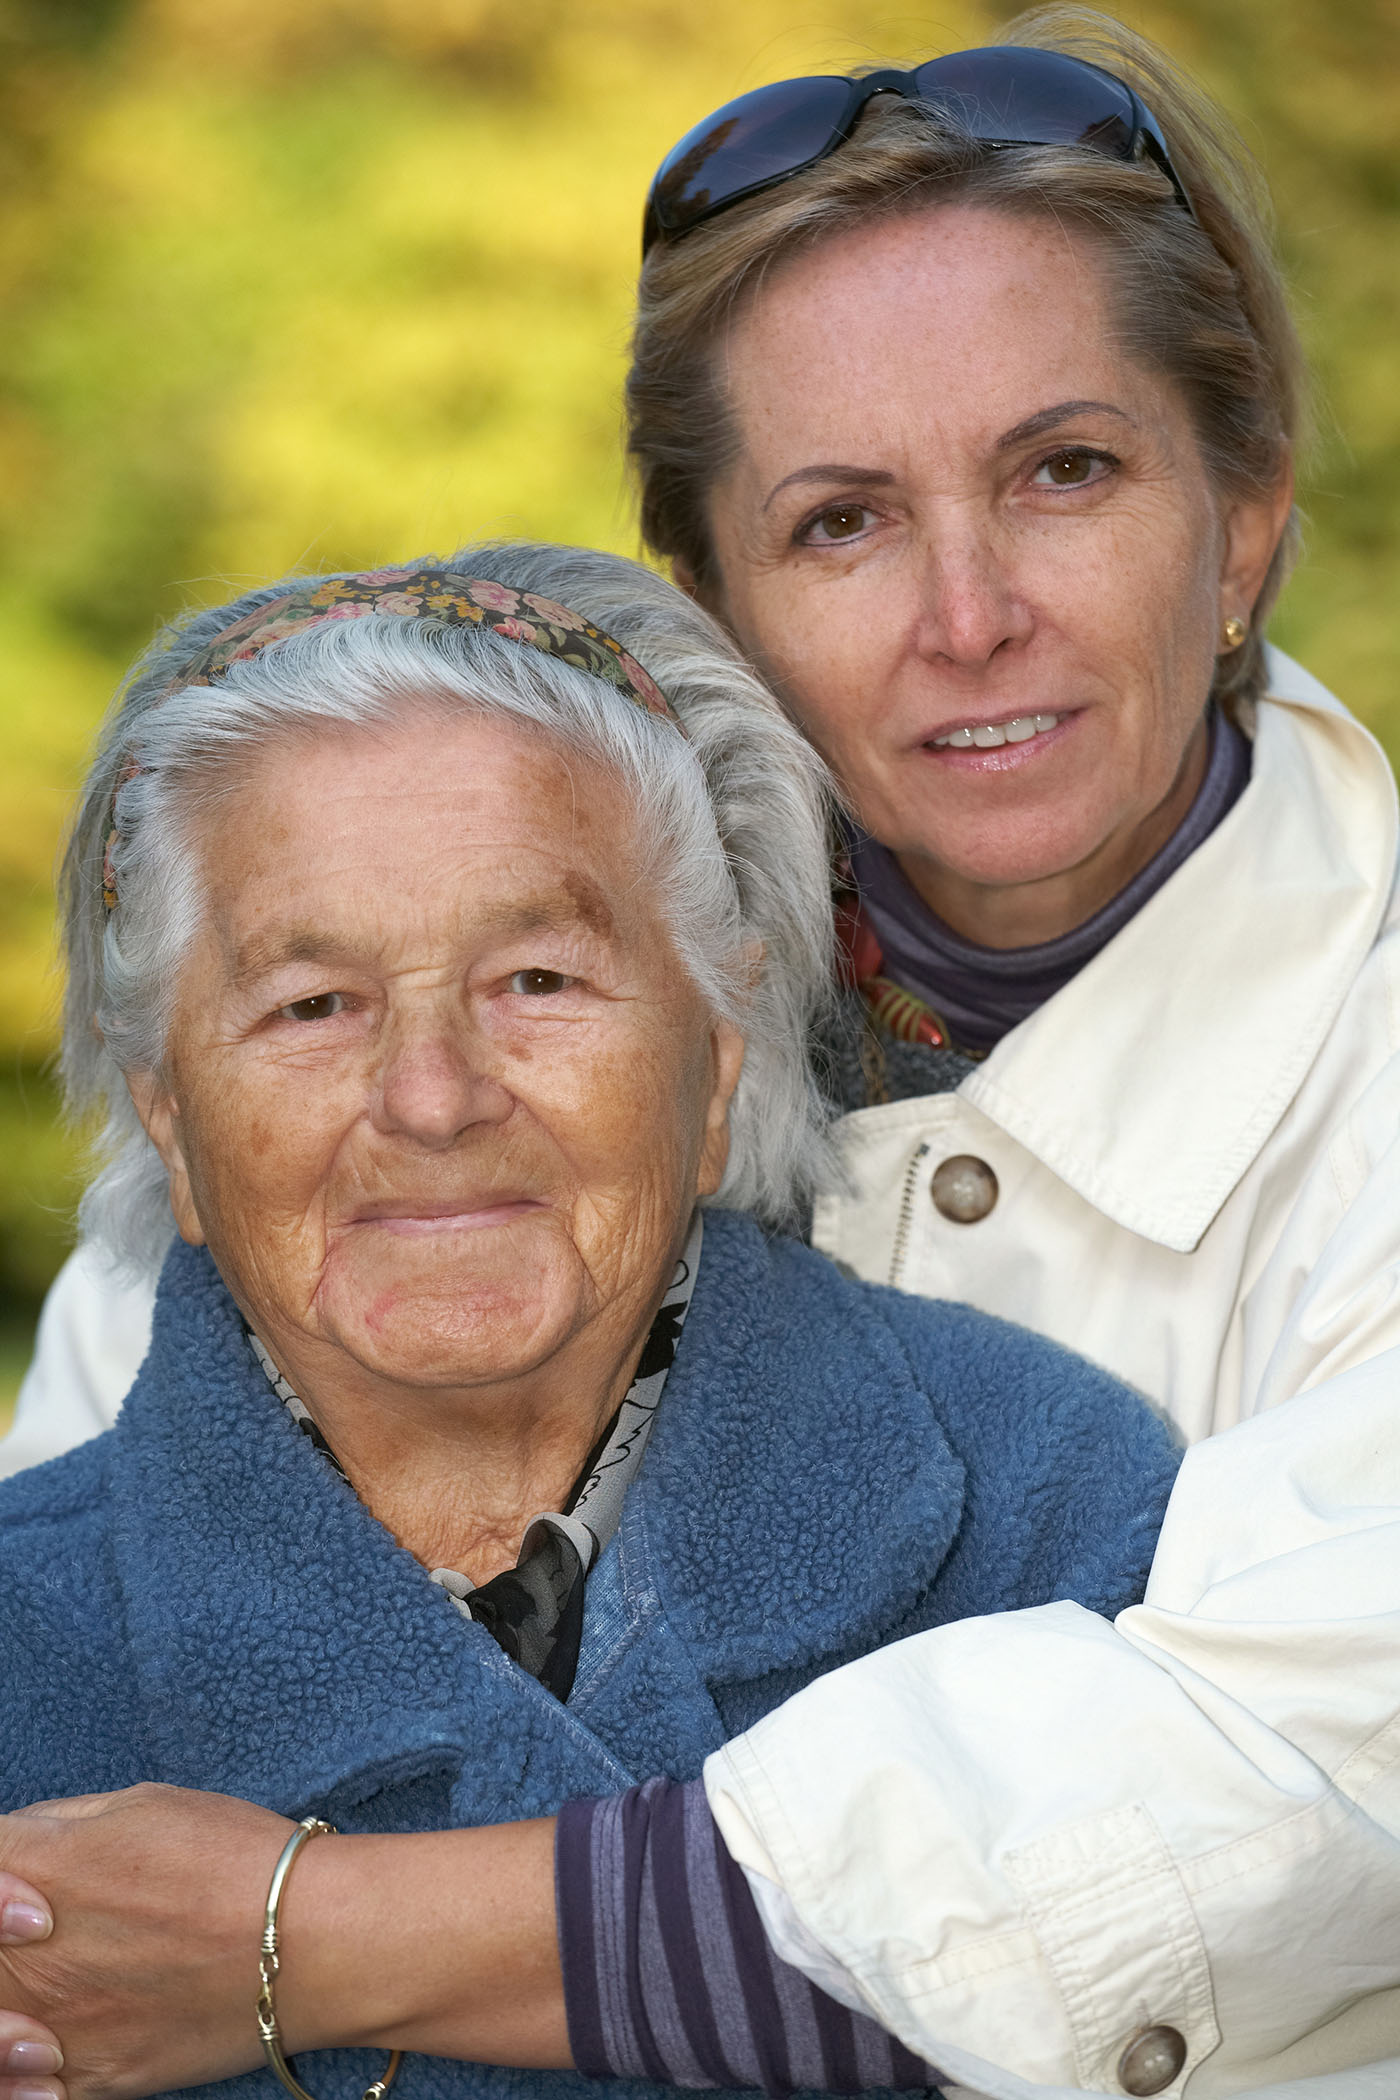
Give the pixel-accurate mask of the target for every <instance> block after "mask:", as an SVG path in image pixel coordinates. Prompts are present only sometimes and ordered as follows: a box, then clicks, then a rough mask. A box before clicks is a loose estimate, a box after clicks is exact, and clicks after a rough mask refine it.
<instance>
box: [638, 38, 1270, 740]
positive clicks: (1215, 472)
mask: <svg viewBox="0 0 1400 2100" xmlns="http://www.w3.org/2000/svg"><path fill="white" fill-rule="evenodd" d="M992 41H993V42H996V43H1002V44H1022V45H1028V46H1034V47H1036V48H1038V49H1041V50H1046V51H1059V52H1063V53H1064V54H1065V55H1066V56H1068V57H1072V58H1080V59H1087V60H1088V61H1089V62H1090V63H1091V64H1093V65H1097V66H1100V67H1102V68H1103V69H1104V70H1105V71H1106V72H1109V73H1113V74H1115V75H1116V76H1117V77H1118V78H1119V79H1120V80H1123V81H1126V82H1127V84H1128V85H1129V86H1130V87H1132V88H1133V89H1135V90H1136V92H1137V93H1138V95H1139V96H1140V97H1141V99H1142V100H1143V102H1145V103H1146V105H1147V107H1148V108H1149V109H1150V110H1151V111H1152V113H1153V115H1154V116H1155V117H1156V119H1157V121H1158V124H1159V125H1160V127H1161V129H1162V132H1163V135H1164V136H1165V138H1166V141H1167V144H1168V146H1169V148H1170V150H1171V155H1172V159H1173V161H1174V163H1175V165H1176V168H1177V172H1178V174H1179V176H1180V178H1181V181H1182V183H1183V186H1184V187H1185V189H1186V191H1187V194H1188V195H1189V197H1190V199H1191V203H1192V207H1193V209H1194V212H1195V218H1194V219H1192V218H1189V217H1188V216H1187V214H1186V213H1185V212H1184V211H1183V210H1182V209H1181V207H1180V204H1179V203H1178V202H1177V200H1176V197H1175V196H1174V194H1173V191H1172V189H1171V187H1170V184H1169V183H1168V181H1167V178H1166V177H1165V175H1164V174H1163V173H1162V172H1161V171H1160V169H1158V168H1157V167H1156V166H1155V165H1154V164H1153V163H1152V162H1151V161H1141V162H1133V163H1129V162H1124V161H1120V160H1116V159H1112V158H1109V157H1108V156H1106V155H1102V154H1099V153H1093V152H1087V151H1085V150H1084V149H1083V148H1082V147H1054V146H1015V147H1005V146H988V145H986V144H984V143H982V142H981V141H979V140H976V139H973V138H970V137H969V136H967V135H966V134H965V133H963V132H960V131H958V130H957V129H956V128H954V127H953V125H952V124H951V123H950V122H949V120H948V119H947V118H946V117H944V116H943V115H942V114H941V113H939V114H935V113H934V112H933V111H931V110H929V109H927V108H925V107H923V106H922V105H920V104H917V103H911V102H906V101H903V100H901V99H899V98H897V97H895V96H892V95H883V96H879V97H876V98H873V99H872V100H871V101H870V102H869V103H867V105H866V109H865V113H864V117H863V120H862V122H861V124H860V126H859V128H858V130H857V132H856V134H855V136H854V137H853V138H851V139H850V140H848V141H847V142H846V143H845V144H844V145H843V146H841V147H840V148H839V149H838V150H837V151H836V152H835V153H832V154H830V155H829V156H828V157H827V158H826V159H825V160H822V161H819V162H817V164H816V165H815V166H814V167H810V168H807V169H804V170H803V171H802V172H801V173H800V174H797V175H794V176H792V177H791V178H790V179H789V180H788V181H786V182H783V183H780V184H778V185H777V186H776V187H775V188H773V189H771V190H767V191H764V192H762V193H761V194H760V195H758V196H755V197H750V198H746V199H745V200H744V201H743V202H741V203H739V204H736V205H734V206H733V207H732V208H731V209H729V210H727V211H724V212H721V213H719V214H717V215H716V217H714V218H713V219H709V220H706V221H704V222H703V223H702V224H701V225H699V226H697V227H695V228H694V229H693V230H692V231H691V232H690V233H688V234H686V235H685V236H684V237H683V238H680V239H676V240H669V241H668V240H665V239H663V240H661V241H658V242H657V243H656V245H655V246H654V247H653V248H652V250H651V253H650V255H649V256H648V258H647V261H646V264H645V266H644V268H643V271H642V277H641V284H640V288H639V294H638V304H637V319H636V329H635V334H634V339H633V361H632V368H631V372H630V374H629V377H628V382H627V418H628V450H629V453H630V455H631V458H632V460H633V461H634V463H635V467H636V471H637V474H638V478H639V481H640V486H641V517H642V532H643V535H644V537H645V539H646V541H647V544H648V545H649V546H650V547H651V548H652V550H653V551H654V552H655V553H657V554H658V555H661V556H663V557H665V558H667V559H669V560H671V561H672V562H674V563H676V564H678V565H679V566H681V567H683V568H684V569H685V570H686V571H688V572H689V574H690V575H691V576H692V577H693V578H694V579H695V582H696V584H697V585H698V587H699V588H700V590H701V591H702V593H704V592H705V591H706V587H707V585H710V584H712V583H713V582H714V581H715V580H716V579H715V576H714V556H713V550H712V547H711V543H710V535H709V528H708V516H707V506H708V497H709V492H710V490H711V489H712V488H713V486H714V484H715V482H716V481H717V480H718V479H720V478H721V477H722V476H723V475H724V473H725V472H726V471H727V469H728V467H729V466H730V465H731V464H732V462H733V460H734V458H735V456H736V452H737V447H738V433H737V431H736V429H735V428H734V424H733V419H732V417H731V416H730V413H729V408H728V403H727V401H726V399H725V395H724V390H723V386H722V383H721V380H720V376H719V373H720V359H719V357H718V356H717V354H716V352H717V349H718V346H719V343H720V341H721V339H722V337H723V335H724V334H725V331H726V330H727V329H729V328H730V327H731V326H732V325H733V323H734V321H735V320H736V319H737V318H738V317H739V315H740V314H741V313H742V311H743V309H744V307H745V305H746V304H747V302H748V301H750V300H752V299H753V298H754V296H755V295H756V294H757V293H758V291H759V290H760V289H761V287H762V285H763V284H764V282H765V280H766V279H767V278H768V277H769V276H771V274H772V272H773V271H774V270H775V269H776V268H778V267H779V266H780V265H782V264H783V263H785V262H787V261H789V260H790V259H792V258H793V257H795V256H797V255H799V254H801V253H804V252H807V251H810V250H811V249H812V248H814V247H816V246H817V245H818V244H819V243H821V242H822V241H824V240H828V239H831V238H833V237H834V236H836V235H838V234H844V233H847V232H849V231H851V229H852V228H855V227H859V226H862V225H869V224H873V223H875V222H877V221H880V220H885V219H889V218H893V217H904V216H908V215H910V214H912V213H915V212H919V211H923V210H926V209H928V208H929V207H930V206H933V205H937V204H941V203H944V202H958V203H975V204H977V205H979V206H982V207H985V208H990V209H992V210H996V211H1003V212H1006V213H1008V214H1014V215H1016V216H1018V217H1026V216H1036V215H1042V216H1044V217H1046V218H1051V219H1054V220H1055V221H1056V222H1057V223H1058V224H1060V225H1062V226H1069V227H1071V228H1073V229H1074V230H1076V231H1078V232H1080V233H1081V234H1083V235H1084V236H1085V237H1086V238H1087V239H1088V240H1090V241H1091V242H1092V243H1093V244H1094V245H1095V247H1096V249H1097V250H1098V252H1099V254H1100V256H1101V257H1102V258H1103V260H1104V262H1105V264H1106V267H1107V272H1108V278H1109V282H1110V285H1111V287H1112V294H1111V296H1112V297H1113V301H1114V317H1113V318H1114V323H1115V326H1116V329H1117V333H1118V336H1119V340H1120V341H1121V343H1122V345H1123V348H1124V350H1125V351H1126V353H1127V354H1128V355H1129V356H1131V357H1132V358H1134V360H1135V361H1137V362H1139V363H1142V364H1145V365H1148V366H1150V367H1151V368H1153V369H1155V370H1157V371H1159V372H1161V373H1162V374H1163V375H1164V376H1165V377H1166V378H1168V379H1169V380H1171V381H1173V382H1174V383H1175V384H1176V385H1177V386H1178V387H1179V388H1180V390H1181V393H1182V395H1183V396H1184V398H1185V401H1186V404H1187V407H1188V410H1189V412H1190V415H1191V418H1192V422H1193V425H1194V427H1195V431H1196V436H1197V441H1198V442H1199V444H1200V447H1201V452H1202V456H1203V458H1204V461H1205V464H1206V468H1207V471H1208V472H1209V474H1210V477H1211V480H1212V483H1213V485H1214V486H1215V488H1216V489H1217V490H1218V491H1219V492H1220V494H1221V495H1222V496H1223V497H1224V498H1226V499H1227V500H1231V499H1233V500H1240V499H1242V498H1247V497H1251V496H1263V495H1266V494H1268V493H1269V492H1271V491H1272V490H1273V489H1275V488H1276V487H1277V486H1278V482H1279V478H1280V476H1281V474H1282V473H1283V472H1284V470H1285V468H1286V465H1287V461H1288V457H1289V454H1290V451H1291V448H1292V447H1293V445H1294V444H1295V442H1296V440H1297V439H1298V437H1299V435H1300V427H1301V424H1302V421H1303V415H1304V367H1303V359H1302V353H1301V350H1300V347H1299V343H1298V338H1297V334H1296V331H1295V329H1294V325H1293V320H1292V316H1291V314H1290V312H1289V307H1288V300H1287V296H1286V293H1285V290H1284V285H1283V280H1282V276H1281V273H1280V270H1279V265H1278V262H1277V259H1276V256H1275V253H1274V242H1273V220H1272V212H1271V207H1270V204H1269V199H1268V193H1267V190H1266V188H1265V185H1264V180H1263V176H1262V174H1261V172H1260V170H1259V168H1258V166H1257V164H1256V163H1255V161H1254V159H1253V157H1252V156H1251V154H1250V153H1249V151H1248V149H1247V147H1246V146H1245V145H1244V143H1243V141H1242V140H1241V139H1240V138H1239V136H1238V134H1237V133H1236V132H1235V130H1234V128H1233V127H1232V125H1231V124H1230V122H1229V119H1228V118H1227V117H1226V116H1225V115H1224V113H1223V111H1221V110H1220V109H1219V108H1218V107H1217V106H1216V105H1215V104H1214V103H1213V102H1212V101H1211V100H1210V98H1209V97H1208V96H1207V95H1206V94H1205V93H1204V92H1203V91H1202V90H1201V89H1200V88H1198V87H1197V86H1196V85H1195V84H1194V83H1193V82H1192V81H1191V80H1189V79H1188V78H1187V77H1186V75H1185V74H1183V73H1182V72H1181V70H1180V69H1179V68H1178V67H1177V66H1176V65H1174V64H1173V62H1172V61H1171V59H1169V58H1168V57H1167V55H1166V53H1165V52H1163V51H1162V50H1160V49H1159V48H1158V47H1157V46H1156V45H1155V44H1153V43H1151V42H1149V41H1148V39H1147V38H1145V37H1141V36H1138V35H1136V34H1135V33H1134V32H1133V31H1132V30H1129V29H1126V28H1124V27H1123V26H1122V25H1121V24H1120V23H1118V22H1115V21H1113V20H1112V19H1111V18H1110V17H1108V16H1106V15H1101V14H1098V13H1095V12H1094V11H1092V10H1091V9H1087V8H1081V7H1068V6H1067V7H1060V6H1052V7H1039V8H1034V9H1032V10H1031V11H1030V12H1029V13H1027V14H1023V15H1019V16H1017V17H1016V19H1015V20H1014V21H1012V22H1010V23H1009V24H1007V26H1006V27H1005V28H1004V29H1002V30H1000V31H998V32H997V33H996V34H995V36H994V37H993V39H992ZM1297 540H1298V533H1297V522H1296V514H1295V515H1294V517H1292V518H1290V521H1289V525H1288V529H1287V530H1286V531H1285V533H1284V535H1283V537H1282V539H1281V541H1280V543H1279V546H1278V549H1277V550H1276V552H1275V555H1274V559H1273V562H1272V565H1271V566H1270V569H1269V573H1268V576H1267V578H1266V580H1265V583H1264V588H1263V590H1262V591H1261V593H1260V596H1259V600H1258V604H1257V605H1256V607H1255V614H1254V619H1253V622H1252V625H1251V629H1250V633H1249V636H1248V639H1247V640H1246V642H1245V644H1244V646H1243V647H1242V648H1239V649H1236V650H1234V651H1232V652H1231V653H1229V654H1228V655H1224V656H1221V657H1219V658H1218V660H1217V664H1216V675H1215V681H1214V685H1213V688H1212V690H1213V693H1214V695H1215V697H1216V698H1217V699H1219V700H1221V701H1236V700H1240V699H1247V698H1252V697H1254V696H1255V695H1256V694H1257V693H1258V692H1260V691H1261V690H1262V688H1263V684H1264V655H1263V631H1264V627H1265V623H1266V621H1267V618H1268V614H1269V611H1270V608H1271V607H1272V605H1273V602H1274V600H1275V598H1276V597H1277V595H1278V592H1279V590H1280V588H1281V587H1282V584H1283V582H1284V579H1285V578H1286V576H1287V574H1288V570H1289V568H1290V566H1291V564H1292V561H1293V559H1294V556H1295V554H1296V551H1297Z"/></svg>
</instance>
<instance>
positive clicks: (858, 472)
mask: <svg viewBox="0 0 1400 2100" xmlns="http://www.w3.org/2000/svg"><path fill="white" fill-rule="evenodd" d="M894 478H895V477H894V475H893V474H889V473H886V472H885V470H884V469H883V468H882V467H850V466H844V465H842V463H841V462H840V461H839V460H837V461H826V462H825V463H824V464H822V465H821V466H816V467H799V468H798V469H797V471H796V473H794V474H785V475H784V476H783V478H782V480H781V481H776V482H774V484H773V486H772V488H771V489H769V491H768V494H767V496H766V497H765V498H764V503H763V508H764V509H765V510H767V508H768V506H769V504H770V503H771V502H772V501H773V498H774V497H775V496H776V495H778V494H779V493H780V491H781V490H783V489H790V488H792V487H793V485H794V483H796V482H802V481H825V482H832V481H842V482H845V483H846V485H847V486H848V487H852V486H854V485H856V484H857V483H858V484H859V485H860V486H861V487H862V488H871V489H878V488H888V486H889V484H890V483H891V482H892V481H893V480H894Z"/></svg>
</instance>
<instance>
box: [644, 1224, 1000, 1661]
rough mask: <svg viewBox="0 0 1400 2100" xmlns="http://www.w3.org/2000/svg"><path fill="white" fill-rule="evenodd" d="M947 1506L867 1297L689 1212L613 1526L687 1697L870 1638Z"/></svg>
mask: <svg viewBox="0 0 1400 2100" xmlns="http://www.w3.org/2000/svg"><path fill="white" fill-rule="evenodd" d="M962 1506H963V1468H962V1465H961V1463H960V1461H959V1460H958V1459H957V1458H956V1457H955V1456H954V1454H953V1452H952V1451H951V1449H950V1448H949V1446H948V1444H947V1442H946V1440H945V1438H944V1436H943V1434H942V1431H941V1430H940V1428H939V1426H938V1422H937V1419H936V1416H935V1414H934V1411H933V1408H932V1406H931V1404H930V1400H929V1397H928V1395H927V1394H926V1393H925V1392H924V1391H923V1390H922V1389H921V1388H920V1387H919V1386H918V1385H917V1384H916V1382H915V1380H914V1378H913V1377H912V1375H911V1373H910V1368H909V1364H908V1361H907V1359H906V1357H905V1356H904V1354H903V1352H902V1350H901V1349H900V1347H899V1345H898V1344H897V1342H896V1341H895V1340H894V1338H893V1336H892V1334H891V1332H890V1330H889V1327H888V1325H887V1324H886V1322H885V1321H884V1320H883V1318H881V1316H880V1314H879V1311H878V1309H877V1302H876V1301H875V1300H874V1299H872V1297H871V1295H870V1293H869V1291H868V1289H867V1288H866V1287H864V1286H860V1285H852V1284H850V1283H848V1282H846V1281H845V1280H843V1279H842V1278H841V1277H840V1276H839V1275H838V1274H837V1273H836V1272H835V1271H834V1270H833V1268H832V1266H831V1264H830V1262H828V1261H827V1260H825V1259H824V1258H823V1257H822V1256H820V1255H816V1254H813V1253H812V1252H810V1250H809V1249H807V1248H805V1247H799V1246H797V1245H796V1244H795V1243H794V1242H793V1241H791V1240H783V1239H776V1240H774V1239H767V1238H765V1236H764V1235H763V1233H762V1232H760V1230H759V1229H758V1227H757V1226H755V1225H754V1224H753V1223H752V1221H751V1220H749V1219H747V1218H743V1217H739V1216H736V1215H735V1214H733V1213H732V1212H724V1211H710V1212H708V1213H707V1216H706V1224H705V1252H704V1258H703V1260H702V1261H701V1264H700V1274H699V1279H698V1282H697V1285H696V1290H695V1296H694V1299H693V1301H692V1303H691V1309H690V1315H689V1318H688V1320H687V1322H686V1327H685V1333H684V1336H683V1338H682V1342H681V1347H680V1350H679V1352H678V1354H677V1357H676V1362H675V1365H674V1367H673V1368H672V1371H671V1376H670V1380H669V1382H668V1384H667V1388H666V1398H665V1401H664V1403H663V1405H662V1407H661V1411H660V1413H659V1415H658V1417H657V1422H656V1428H655V1429H654V1431H653V1432H652V1440H651V1443H650V1445H649V1447H648V1450H647V1455H646V1461H645V1463H644V1465H643V1467H642V1471H641V1474H640V1476H639V1478H638V1481H637V1484H636V1488H635V1490H634V1493H633V1496H632V1498H631V1502H630V1506H629V1509H628V1513H627V1515H626V1516H625V1517H624V1519H623V1527H622V1529H623V1540H622V1543H623V1547H624V1551H627V1550H628V1549H629V1548H630V1549H631V1550H632V1551H633V1553H638V1552H640V1554H641V1555H642V1556H644V1558H645V1561H646V1564H647V1565H648V1566H649V1568H650V1570H651V1571H652V1574H653V1576H654V1580H655V1585H656V1591H657V1595H658V1598H659V1601H660V1604H661V1607H662V1609H663V1611H664V1613H665V1615H666V1618H667V1620H668V1623H669V1624H670V1625H671V1626H672V1627H673V1628H674V1629H675V1630H676V1632H678V1633H679V1634H680V1636H681V1638H682V1640H683V1642H684V1644H685V1647H686V1649H687V1650H688V1652H689V1653H690V1654H691V1655H692V1656H694V1657H695V1658H696V1662H697V1666H698V1667H699V1669H700V1670H701V1672H702V1674H703V1675H704V1676H705V1678H706V1679H707V1681H708V1682H710V1683H723V1682H728V1683H735V1682H739V1681H744V1680H753V1679H756V1678H762V1677H763V1676H765V1675H767V1674H768V1673H769V1672H771V1671H774V1670H779V1669H792V1668H796V1667H802V1666H811V1667H812V1668H813V1670H815V1668H816V1667H817V1666H818V1665H829V1663H830V1661H831V1659H832V1658H833V1657H835V1656H837V1655H844V1654H848V1653H855V1652H858V1651H860V1650H864V1649H867V1648H869V1647H871V1646H872V1645H874V1644H875V1643H876V1642H878V1641H879V1640H881V1639H882V1638H887V1637H888V1636H889V1635H890V1634H891V1633H892V1632H893V1630H894V1629H895V1628H896V1626H898V1625H899V1624H900V1622H901V1621H902V1620H903V1619H904V1618H905V1616H906V1615H907V1614H908V1613H909V1612H910V1611H912V1610H913V1609H914V1607H915V1606H916V1605H917V1604H918V1603H919V1601H920V1600H921V1599H922V1598H923V1597H924V1596H925V1595H926V1594H927V1592H928V1591H929V1589H930V1588H931V1586H932V1584H933V1583H934V1581H935V1580H936V1577H937V1574H938V1570H939V1568H940V1566H941V1564H942V1561H943V1558H944V1556H945V1554H946V1552H947V1550H948V1548H949V1546H950V1544H951V1543H952V1540H953V1536H954V1534H955V1532H956V1530H957V1527H958V1524H959V1522H960V1520H961V1516H962Z"/></svg>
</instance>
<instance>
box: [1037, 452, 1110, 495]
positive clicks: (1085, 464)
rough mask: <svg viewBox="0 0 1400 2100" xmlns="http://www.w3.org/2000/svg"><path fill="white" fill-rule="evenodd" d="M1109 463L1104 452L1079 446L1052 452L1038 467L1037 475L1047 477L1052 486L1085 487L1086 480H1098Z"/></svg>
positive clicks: (1064, 487)
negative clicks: (1086, 449) (1081, 449)
mask: <svg viewBox="0 0 1400 2100" xmlns="http://www.w3.org/2000/svg"><path fill="white" fill-rule="evenodd" d="M1108 465H1109V461H1108V459H1107V458H1106V457H1105V455H1104V454H1103V453H1102V452H1082V451H1080V450H1078V449H1077V448H1075V449H1071V450H1068V451H1065V452H1052V453H1051V454H1050V456H1049V458H1048V459H1043V460H1042V461H1041V463H1040V465H1039V466H1038V467H1037V468H1036V476H1037V478H1039V477H1040V476H1042V475H1043V476H1044V477H1045V481H1047V482H1048V483H1049V484H1050V486H1051V487H1052V488H1057V489H1077V488H1083V487H1084V485H1085V483H1086V482H1090V481H1097V480H1098V479H1099V477H1100V475H1101V474H1103V473H1104V472H1105V471H1106V470H1107V468H1108Z"/></svg>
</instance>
